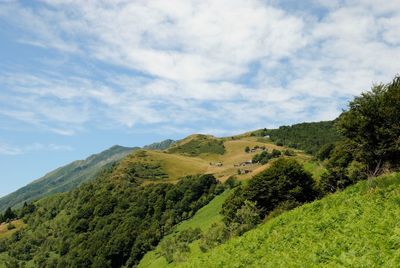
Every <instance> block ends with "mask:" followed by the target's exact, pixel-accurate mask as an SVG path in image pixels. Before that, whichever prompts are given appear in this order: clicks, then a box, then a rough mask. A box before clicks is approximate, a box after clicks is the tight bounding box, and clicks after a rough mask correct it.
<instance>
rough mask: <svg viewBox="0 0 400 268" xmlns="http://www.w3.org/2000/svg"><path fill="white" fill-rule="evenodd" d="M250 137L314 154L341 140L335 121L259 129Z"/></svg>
mask: <svg viewBox="0 0 400 268" xmlns="http://www.w3.org/2000/svg"><path fill="white" fill-rule="evenodd" d="M252 135H254V136H259V137H269V139H270V140H271V141H273V142H274V143H276V144H278V145H283V146H288V147H291V148H295V149H299V150H304V151H305V152H306V153H309V154H316V153H317V152H318V150H319V149H320V148H321V147H323V146H324V145H327V144H334V143H336V142H338V141H340V140H342V139H343V137H342V136H341V135H340V134H339V132H338V131H337V130H336V127H335V121H321V122H312V123H301V124H295V125H291V126H281V127H279V128H278V129H260V130H257V131H254V132H252Z"/></svg>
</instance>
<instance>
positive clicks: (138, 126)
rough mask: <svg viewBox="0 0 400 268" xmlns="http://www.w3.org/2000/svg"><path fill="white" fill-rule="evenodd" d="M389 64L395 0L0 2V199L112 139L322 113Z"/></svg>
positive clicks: (337, 108) (231, 129)
mask: <svg viewBox="0 0 400 268" xmlns="http://www.w3.org/2000/svg"><path fill="white" fill-rule="evenodd" d="M399 59H400V0H391V1H376V0H362V1H355V0H305V1H295V0H293V1H290V0H283V1H276V0H271V1H267V0H265V1H264V0H168V1H165V0H131V1H127V0H114V1H111V0H109V1H101V0H88V1H81V0H64V1H62V0H43V1H31V0H30V1H14V0H0V170H1V173H0V174H1V175H0V196H2V195H5V194H7V193H10V192H12V191H14V190H16V189H18V188H19V187H21V186H23V185H25V184H27V183H28V182H30V181H32V180H34V179H36V178H38V177H40V176H42V175H44V174H45V173H46V172H48V171H51V170H52V169H54V168H57V167H59V166H61V165H64V164H67V163H69V162H71V161H73V160H76V159H83V158H86V157H87V156H89V155H90V154H92V153H96V152H100V151H102V150H104V149H107V148H108V147H110V146H112V145H114V144H119V145H123V146H142V145H145V144H148V143H151V142H154V141H160V140H163V139H167V138H172V139H180V138H183V137H185V136H187V135H189V134H192V133H207V134H213V135H216V136H224V135H232V134H237V133H241V132H245V131H248V130H253V129H258V128H264V127H267V128H273V127H278V126H280V125H289V124H293V123H299V122H304V121H306V122H310V121H320V120H331V119H334V118H336V117H337V116H338V115H339V114H340V113H341V111H342V110H343V109H346V106H347V104H348V102H349V101H350V100H351V99H352V98H353V97H354V96H356V95H358V94H360V93H361V92H363V91H366V90H368V89H370V88H371V86H372V85H373V84H377V83H382V82H383V83H387V82H389V81H390V80H391V79H393V77H394V76H395V75H397V74H399V73H400V68H399V67H400V60H399Z"/></svg>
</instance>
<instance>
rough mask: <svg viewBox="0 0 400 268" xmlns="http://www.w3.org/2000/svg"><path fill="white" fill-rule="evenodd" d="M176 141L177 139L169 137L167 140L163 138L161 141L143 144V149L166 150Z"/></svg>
mask: <svg viewBox="0 0 400 268" xmlns="http://www.w3.org/2000/svg"><path fill="white" fill-rule="evenodd" d="M175 143H176V141H174V140H171V139H167V140H163V141H160V142H154V143H152V144H149V145H145V146H143V149H145V150H160V151H162V150H166V149H168V148H170V147H171V146H172V145H174V144H175Z"/></svg>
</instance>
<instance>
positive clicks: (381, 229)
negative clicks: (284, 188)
mask: <svg viewBox="0 0 400 268" xmlns="http://www.w3.org/2000/svg"><path fill="white" fill-rule="evenodd" d="M399 194H400V174H393V175H390V176H385V177H380V178H374V179H371V180H367V181H362V182H360V183H358V184H357V185H354V186H351V187H349V188H347V189H346V190H344V191H342V192H339V193H336V194H333V195H329V196H327V197H325V198H323V199H321V200H318V201H314V202H313V203H310V204H306V205H303V206H301V207H298V208H296V209H294V210H292V211H290V212H286V213H283V214H281V215H279V216H277V217H275V218H273V219H271V220H268V221H267V222H265V223H264V224H261V225H259V226H258V227H257V228H256V229H253V230H251V231H249V232H247V233H246V234H244V235H243V236H241V237H238V238H236V239H231V240H229V241H227V242H226V243H225V244H223V245H220V246H218V247H216V248H214V249H212V250H209V251H207V252H206V253H193V254H191V255H190V256H189V257H188V259H187V261H186V262H185V263H181V264H180V265H178V267H221V268H222V267H397V266H398V263H399V261H400V243H399V241H400V232H399V230H400V222H399V220H398V215H399V214H400V206H399V204H400V201H399Z"/></svg>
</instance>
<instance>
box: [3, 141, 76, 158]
mask: <svg viewBox="0 0 400 268" xmlns="http://www.w3.org/2000/svg"><path fill="white" fill-rule="evenodd" d="M72 150H73V148H72V147H71V146H68V145H58V144H53V143H50V144H42V143H38V142H37V143H33V144H29V145H26V146H16V145H10V144H7V143H1V142H0V155H21V154H26V153H29V152H34V151H49V152H51V151H72Z"/></svg>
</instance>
